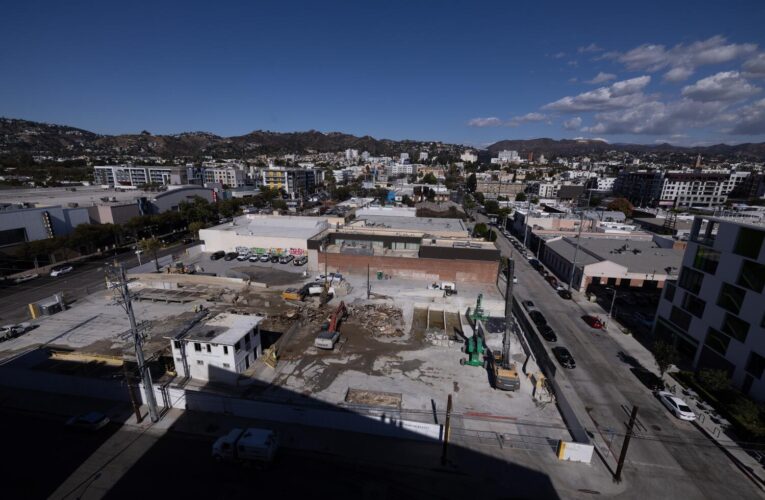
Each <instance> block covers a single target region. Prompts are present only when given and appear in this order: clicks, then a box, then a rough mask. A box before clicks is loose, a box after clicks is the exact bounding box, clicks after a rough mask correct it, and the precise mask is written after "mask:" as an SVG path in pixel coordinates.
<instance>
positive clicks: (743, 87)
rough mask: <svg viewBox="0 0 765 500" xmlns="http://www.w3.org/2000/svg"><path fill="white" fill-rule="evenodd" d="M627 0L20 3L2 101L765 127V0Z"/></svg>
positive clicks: (645, 131)
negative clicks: (623, 0)
mask: <svg viewBox="0 0 765 500" xmlns="http://www.w3.org/2000/svg"><path fill="white" fill-rule="evenodd" d="M623 4H626V2H614V1H613V0H611V1H608V2H605V1H603V2H600V1H590V2H588V1H579V2H570V1H568V0H565V1H536V2H520V1H517V2H509V1H497V2H480V1H473V2H449V1H436V0H432V1H425V0H423V1H414V0H410V1H385V2H374V1H363V2H359V1H350V0H349V1H346V2H331V1H327V2H317V1H313V2H307V1H306V2H302V1H288V0H282V1H279V2H275V1H261V2H254V1H250V2H194V1H184V2H162V1H157V2H104V1H99V2H96V1H94V2H82V1H71V2H69V1H68V2H35V1H25V2H16V3H14V4H8V3H6V4H5V5H4V8H3V15H2V17H0V68H2V69H3V71H2V74H1V75H0V116H6V117H14V118H26V119H30V120H39V121H46V122H52V123H61V124H67V125H73V126H77V127H81V128H85V129H88V130H92V131H95V132H100V133H127V132H140V131H141V130H143V129H146V130H149V131H151V132H153V133H178V132H183V131H192V130H204V131H209V132H213V133H217V134H221V135H239V134H244V133H247V132H249V131H251V130H256V129H265V130H276V131H294V130H309V129H317V130H322V131H342V132H348V133H354V134H359V135H361V134H370V135H373V136H375V137H379V138H392V139H403V138H411V139H422V140H443V141H447V142H459V143H467V144H475V145H483V144H489V143H491V142H494V141H497V140H501V139H512V138H534V137H553V138H574V137H600V138H604V139H605V140H608V141H610V142H639V143H654V142H663V141H667V142H672V143H676V144H706V143H717V142H728V143H738V142H749V141H758V142H759V141H765V29H763V26H764V25H765V1H762V0H749V1H741V0H738V1H737V0H727V1H719V2H718V1H715V2H712V1H706V2H705V1H703V0H702V1H695V2H693V3H692V5H693V6H692V7H690V3H689V2H674V1H669V0H664V1H662V2H654V1H641V2H630V3H629V5H623Z"/></svg>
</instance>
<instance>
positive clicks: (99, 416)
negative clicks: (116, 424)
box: [66, 411, 110, 431]
mask: <svg viewBox="0 0 765 500" xmlns="http://www.w3.org/2000/svg"><path fill="white" fill-rule="evenodd" d="M109 422H110V420H109V417H107V416H106V415H104V414H103V413H99V412H97V411H92V412H90V413H85V414H83V415H75V416H74V417H72V418H70V419H69V420H67V421H66V425H67V426H68V427H75V428H77V429H85V430H88V431H97V430H99V429H102V428H104V427H106V426H107V425H108V424H109Z"/></svg>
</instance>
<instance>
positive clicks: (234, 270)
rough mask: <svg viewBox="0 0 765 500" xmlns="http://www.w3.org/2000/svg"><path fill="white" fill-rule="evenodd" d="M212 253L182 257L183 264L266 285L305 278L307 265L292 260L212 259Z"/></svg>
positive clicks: (197, 270)
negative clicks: (297, 264) (300, 264)
mask: <svg viewBox="0 0 765 500" xmlns="http://www.w3.org/2000/svg"><path fill="white" fill-rule="evenodd" d="M212 255H213V254H212V253H210V252H202V253H199V254H196V255H193V256H188V257H185V258H184V259H183V262H184V264H186V265H187V266H189V267H191V268H193V269H195V270H196V272H197V273H205V274H208V273H209V274H212V275H215V276H222V277H227V278H242V279H249V280H252V281H257V282H262V283H265V284H267V285H268V286H283V285H292V284H295V283H298V282H301V281H303V280H305V276H306V272H307V266H306V265H302V266H296V265H294V260H293V261H290V262H288V263H286V264H282V263H279V262H271V261H268V262H261V261H260V260H258V261H257V262H252V261H250V260H249V259H245V260H238V259H237V258H233V259H230V260H226V257H224V258H218V259H215V260H214V259H213V258H212Z"/></svg>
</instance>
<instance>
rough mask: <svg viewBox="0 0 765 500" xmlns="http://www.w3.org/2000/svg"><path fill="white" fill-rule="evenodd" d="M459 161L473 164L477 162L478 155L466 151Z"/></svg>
mask: <svg viewBox="0 0 765 500" xmlns="http://www.w3.org/2000/svg"><path fill="white" fill-rule="evenodd" d="M460 160H462V161H464V162H465V163H475V162H477V161H478V155H477V154H476V153H475V151H471V150H469V149H468V150H467V151H465V152H464V153H462V154H461V155H460Z"/></svg>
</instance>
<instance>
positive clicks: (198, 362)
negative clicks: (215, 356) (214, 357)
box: [197, 359, 205, 365]
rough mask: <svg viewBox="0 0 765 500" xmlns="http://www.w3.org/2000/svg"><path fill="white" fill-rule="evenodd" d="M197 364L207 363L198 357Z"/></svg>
mask: <svg viewBox="0 0 765 500" xmlns="http://www.w3.org/2000/svg"><path fill="white" fill-rule="evenodd" d="M197 364H198V365H204V364H205V362H204V361H202V360H201V359H198V360H197Z"/></svg>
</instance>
